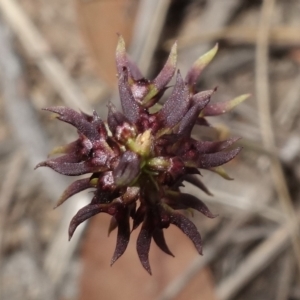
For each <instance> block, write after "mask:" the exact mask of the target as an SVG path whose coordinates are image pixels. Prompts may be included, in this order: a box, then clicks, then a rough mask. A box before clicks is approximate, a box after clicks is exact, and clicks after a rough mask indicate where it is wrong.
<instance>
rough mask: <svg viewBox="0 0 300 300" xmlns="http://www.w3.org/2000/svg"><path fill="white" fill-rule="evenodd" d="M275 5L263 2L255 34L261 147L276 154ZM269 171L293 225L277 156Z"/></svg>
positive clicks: (297, 245) (298, 250) (299, 253)
mask: <svg viewBox="0 0 300 300" xmlns="http://www.w3.org/2000/svg"><path fill="white" fill-rule="evenodd" d="M274 4H275V0H265V1H264V2H263V6H262V13H261V19H260V24H259V31H258V35H257V48H256V59H255V65H256V68H255V72H256V74H255V75H256V76H255V85H256V96H257V103H258V112H259V121H260V127H261V134H262V140H263V144H264V146H265V148H266V149H267V150H269V151H271V152H274V153H275V149H276V145H275V136H274V131H273V128H272V115H271V107H270V91H269V79H268V45H269V44H268V41H269V30H270V22H271V18H272V13H273V8H274ZM270 172H271V176H272V178H273V182H274V187H275V189H276V191H277V194H278V197H279V199H280V202H281V205H282V208H283V210H284V212H285V214H286V217H287V218H288V219H292V220H293V221H294V223H296V222H297V218H296V215H295V211H294V207H293V204H292V199H291V196H290V194H289V190H288V187H287V184H286V180H285V177H284V173H283V169H282V166H281V162H280V160H279V158H278V156H274V157H273V160H272V162H271V170H270ZM291 238H292V244H293V248H294V254H295V257H296V261H297V265H298V269H299V271H300V242H299V239H298V237H297V235H295V233H294V232H293V234H292V232H291Z"/></svg>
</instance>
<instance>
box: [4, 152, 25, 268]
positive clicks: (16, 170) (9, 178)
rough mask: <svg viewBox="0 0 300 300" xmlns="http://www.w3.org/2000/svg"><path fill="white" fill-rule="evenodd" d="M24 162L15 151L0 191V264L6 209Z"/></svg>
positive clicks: (20, 153)
mask: <svg viewBox="0 0 300 300" xmlns="http://www.w3.org/2000/svg"><path fill="white" fill-rule="evenodd" d="M24 162H25V159H24V156H23V154H22V152H21V151H16V152H15V153H14V154H13V156H12V158H11V161H10V162H9V164H8V168H7V169H8V171H7V173H6V177H5V178H4V180H3V183H2V188H1V191H0V264H1V262H2V250H3V235H4V228H5V221H6V215H7V210H8V207H9V204H10V202H11V199H12V196H13V194H14V191H15V188H16V183H17V181H18V179H19V176H20V175H21V172H20V170H21V169H22V166H23V165H24Z"/></svg>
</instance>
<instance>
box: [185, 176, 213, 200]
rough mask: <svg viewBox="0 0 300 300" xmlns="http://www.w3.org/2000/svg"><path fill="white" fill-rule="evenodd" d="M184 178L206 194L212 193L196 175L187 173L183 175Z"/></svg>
mask: <svg viewBox="0 0 300 300" xmlns="http://www.w3.org/2000/svg"><path fill="white" fill-rule="evenodd" d="M184 180H185V181H187V182H189V183H191V184H192V185H194V186H196V187H197V188H199V189H200V190H202V191H203V192H204V193H206V194H207V195H210V196H212V195H213V194H212V193H211V192H210V191H209V189H208V188H207V187H206V186H205V184H204V183H203V182H202V181H201V180H200V179H199V178H198V176H195V175H192V174H188V175H185V176H184Z"/></svg>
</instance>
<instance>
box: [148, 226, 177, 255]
mask: <svg viewBox="0 0 300 300" xmlns="http://www.w3.org/2000/svg"><path fill="white" fill-rule="evenodd" d="M153 240H154V242H155V243H156V245H157V246H158V247H159V248H160V249H161V250H162V251H163V252H165V253H166V254H168V255H171V256H173V257H174V254H173V253H172V252H171V251H170V249H169V247H168V245H167V244H166V240H165V236H164V232H163V230H162V229H158V228H157V229H155V230H154V231H153Z"/></svg>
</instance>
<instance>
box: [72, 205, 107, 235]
mask: <svg viewBox="0 0 300 300" xmlns="http://www.w3.org/2000/svg"><path fill="white" fill-rule="evenodd" d="M107 209H108V204H93V205H91V204H89V205H87V206H85V207H83V208H82V209H80V210H79V211H78V212H77V214H76V215H75V216H74V217H73V219H72V220H71V222H70V226H69V240H70V239H71V238H72V236H73V234H74V232H75V230H76V228H77V227H78V225H79V224H81V223H82V222H84V221H85V220H87V219H89V218H91V217H93V216H94V215H96V214H99V213H100V212H104V211H107Z"/></svg>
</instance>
